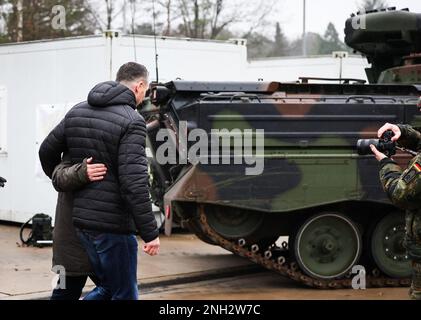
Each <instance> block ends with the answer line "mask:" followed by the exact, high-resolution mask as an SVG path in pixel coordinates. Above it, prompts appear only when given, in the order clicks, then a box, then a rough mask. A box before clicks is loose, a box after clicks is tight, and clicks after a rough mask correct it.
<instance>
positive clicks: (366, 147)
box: [357, 130, 396, 157]
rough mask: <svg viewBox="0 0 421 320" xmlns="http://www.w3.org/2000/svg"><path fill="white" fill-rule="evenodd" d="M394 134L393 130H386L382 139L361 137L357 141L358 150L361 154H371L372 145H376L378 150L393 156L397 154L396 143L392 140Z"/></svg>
mask: <svg viewBox="0 0 421 320" xmlns="http://www.w3.org/2000/svg"><path fill="white" fill-rule="evenodd" d="M393 136H394V133H393V131H391V130H389V131H386V132H385V133H384V134H383V136H382V138H381V139H361V140H358V142H357V150H358V154H359V155H360V156H366V155H370V154H372V153H373V152H372V151H371V149H370V145H374V146H375V147H376V148H377V150H379V151H380V152H382V153H384V154H385V155H386V156H388V157H391V156H393V155H395V154H396V143H395V142H394V141H392V138H393Z"/></svg>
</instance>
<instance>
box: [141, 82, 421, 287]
mask: <svg viewBox="0 0 421 320" xmlns="http://www.w3.org/2000/svg"><path fill="white" fill-rule="evenodd" d="M420 95H421V87H417V86H412V85H363V84H360V83H355V84H309V83H277V82H270V83H264V82H256V83H195V82H184V81H175V82H171V83H168V84H166V85H164V86H157V87H155V88H154V89H153V91H152V97H153V101H154V104H155V106H156V109H154V110H153V111H151V112H148V113H146V114H145V117H146V118H147V119H148V122H149V123H150V125H149V128H148V129H149V130H148V131H149V132H148V134H149V140H150V141H149V142H150V146H151V149H152V151H153V155H154V157H153V159H152V165H151V171H152V172H151V173H152V176H153V180H152V195H153V198H154V201H155V202H156V203H157V204H158V205H159V206H160V207H161V208H162V209H163V211H164V212H165V213H166V218H167V232H170V228H169V227H170V225H171V222H174V221H177V222H179V223H181V224H182V225H184V226H187V227H189V228H190V229H191V230H192V231H193V232H194V233H196V234H197V235H198V237H199V238H201V239H202V240H204V241H206V242H208V243H211V244H216V245H220V246H222V247H224V248H226V249H228V250H230V251H232V252H234V253H236V254H239V255H242V256H244V257H247V258H249V259H251V260H253V261H254V262H256V263H259V264H261V265H263V266H265V267H266V268H268V269H271V270H274V271H277V272H279V273H281V274H283V275H286V276H289V277H291V278H293V279H295V280H297V281H301V282H303V283H305V284H307V285H311V286H315V287H320V288H339V287H349V286H350V285H351V280H350V276H351V275H352V267H353V266H355V265H362V266H364V267H365V269H366V272H367V273H368V274H369V275H370V277H369V280H368V284H369V285H377V286H385V285H406V284H408V283H409V281H408V279H407V278H408V277H409V275H410V268H409V262H408V261H407V257H406V254H405V250H404V249H403V247H402V239H403V236H404V218H403V212H401V211H399V210H398V209H396V208H395V207H394V206H393V205H392V204H391V203H390V201H389V200H388V199H387V197H386V195H385V193H384V191H383V190H382V187H381V185H380V182H379V176H378V175H379V173H378V171H379V170H378V163H377V161H375V159H374V158H373V156H358V155H357V150H356V145H357V140H358V139H369V138H373V137H375V136H376V135H377V129H378V128H379V127H380V126H382V125H383V124H384V123H385V122H393V123H410V124H412V125H414V126H421V122H420V121H421V118H420V117H419V116H417V114H418V109H417V102H418V98H419V96H420ZM164 136H166V137H164ZM258 137H260V138H263V139H261V140H258ZM246 138H248V139H246ZM224 139H225V144H224V142H223V141H224ZM262 140H263V148H262V144H261V142H262ZM240 141H241V142H242V145H241V148H240V149H238V146H239V145H240ZM247 141H248V142H247ZM250 141H251V142H250ZM236 142H237V143H238V144H237V145H236ZM198 146H199V147H200V148H199V147H198ZM171 147H172V149H173V150H175V151H174V152H173V154H172V156H171V155H170V153H171V152H172V151H168V150H167V151H163V150H165V149H171ZM198 150H200V151H202V152H201V154H200V155H199V156H197V157H195V156H194V155H195V154H197V153H198ZM239 150H241V151H242V153H241V152H239ZM193 151H194V152H193ZM205 151H207V152H205ZM240 153H241V154H242V156H243V158H241V157H237V158H236V156H238V155H239V154H240ZM163 155H165V156H168V157H167V158H166V160H167V163H163V162H162V160H163V158H165V156H164V157H163ZM395 158H396V159H397V160H398V161H399V162H400V163H401V164H402V166H405V165H406V164H407V163H408V161H409V157H408V156H407V155H404V154H398V155H396V157H395ZM160 160H161V161H160ZM169 160H172V161H169ZM251 160H253V161H251ZM168 162H169V163H168ZM258 167H259V168H258ZM250 173H251V174H250ZM280 237H288V239H289V240H288V241H285V242H283V243H279V241H278V239H280Z"/></svg>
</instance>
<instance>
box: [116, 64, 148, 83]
mask: <svg viewBox="0 0 421 320" xmlns="http://www.w3.org/2000/svg"><path fill="white" fill-rule="evenodd" d="M148 76H149V72H148V69H146V67H145V66H144V65H141V64H139V63H136V62H128V63H125V64H123V65H122V66H121V67H120V69H119V70H118V72H117V80H116V81H117V82H123V81H127V82H131V81H134V80H137V79H139V78H144V79H148Z"/></svg>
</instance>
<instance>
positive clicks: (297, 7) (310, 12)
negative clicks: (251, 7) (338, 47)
mask: <svg viewBox="0 0 421 320" xmlns="http://www.w3.org/2000/svg"><path fill="white" fill-rule="evenodd" d="M359 2H360V1H358V0H307V30H308V31H310V32H317V33H321V34H323V33H324V31H325V30H326V27H327V25H328V23H329V22H333V23H334V24H335V26H336V28H337V29H338V32H339V33H340V34H343V29H344V28H345V20H346V19H347V18H349V16H350V14H351V13H352V12H356V11H357V7H358V6H357V4H358V3H359ZM388 4H389V5H390V6H392V7H396V8H397V9H403V8H409V9H410V10H411V11H412V12H418V13H421V0H389V1H388ZM276 11H277V13H276V15H277V16H278V17H279V18H278V19H279V22H280V23H281V25H282V28H283V30H284V33H285V35H286V36H287V37H288V38H297V37H299V36H300V35H301V34H302V29H303V22H302V21H303V20H302V17H303V0H279V7H278V8H277V10H276ZM274 18H275V19H276V17H273V16H272V17H271V20H272V19H274Z"/></svg>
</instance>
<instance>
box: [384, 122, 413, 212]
mask: <svg viewBox="0 0 421 320" xmlns="http://www.w3.org/2000/svg"><path fill="white" fill-rule="evenodd" d="M399 128H400V129H401V131H402V136H401V138H400V139H399V141H398V144H399V145H400V146H402V147H404V148H407V149H411V150H414V151H421V133H420V132H419V131H417V130H415V129H414V128H412V127H411V126H408V125H399ZM380 166H381V168H380V181H381V183H382V185H383V188H384V190H385V192H386V193H387V195H388V196H389V198H390V200H391V201H392V203H393V204H395V205H396V206H397V207H399V208H402V209H406V210H416V209H421V154H419V155H418V156H416V157H414V158H413V159H412V160H411V162H410V163H409V166H408V167H407V169H406V170H403V169H402V168H401V167H400V166H399V165H398V164H397V163H396V162H395V161H393V160H392V159H390V158H386V159H383V160H382V161H381V162H380Z"/></svg>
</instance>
